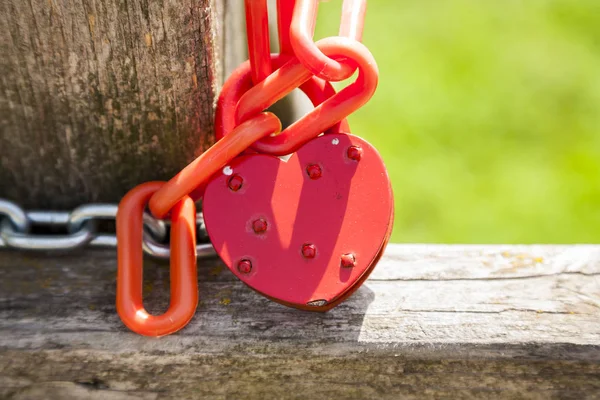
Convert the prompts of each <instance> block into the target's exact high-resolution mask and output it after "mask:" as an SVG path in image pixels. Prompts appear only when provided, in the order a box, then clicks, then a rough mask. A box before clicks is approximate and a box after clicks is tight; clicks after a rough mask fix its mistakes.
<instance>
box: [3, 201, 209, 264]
mask: <svg viewBox="0 0 600 400" xmlns="http://www.w3.org/2000/svg"><path fill="white" fill-rule="evenodd" d="M117 209H118V206H117V205H116V204H85V205H83V206H80V207H77V208H76V209H74V210H73V211H71V212H67V211H25V210H23V209H22V208H21V207H19V206H18V205H17V204H15V203H13V202H11V201H8V200H5V199H2V198H0V249H2V248H9V249H16V250H28V251H29V250H33V251H52V250H60V251H69V250H75V249H79V248H82V247H103V248H114V247H117V237H116V236H115V235H114V234H111V233H100V232H97V229H96V228H97V222H98V221H100V220H109V221H110V220H115V218H116V216H117ZM196 223H197V227H198V238H199V239H200V240H201V241H202V242H205V241H207V240H208V236H207V234H206V227H205V225H204V217H203V215H202V213H198V214H197V215H196ZM33 226H40V227H42V226H43V227H49V228H63V229H66V232H67V233H66V234H34V233H31V228H32V227H33ZM169 226H170V221H163V220H159V219H156V218H154V217H153V216H152V215H151V214H150V213H148V212H146V213H144V239H143V249H144V252H145V253H146V254H148V255H150V256H152V257H156V258H163V259H167V258H169V254H170V251H169V245H168V243H165V242H166V240H167V238H168V230H169ZM196 252H197V256H198V258H206V257H212V256H214V255H215V252H214V249H213V247H212V245H211V244H210V243H198V245H197V246H196Z"/></svg>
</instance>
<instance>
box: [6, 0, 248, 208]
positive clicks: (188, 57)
mask: <svg viewBox="0 0 600 400" xmlns="http://www.w3.org/2000/svg"><path fill="white" fill-rule="evenodd" d="M242 7H243V2H226V1H223V0H183V1H181V0H163V1H147V0H127V1H123V0H102V1H95V0H77V1H75V0H29V1H20V0H19V1H17V0H5V1H2V2H0V50H1V51H0V52H1V54H2V57H1V58H0V70H1V71H2V76H1V78H0V149H2V152H1V153H2V154H1V155H0V194H1V196H2V197H4V198H8V199H10V200H13V201H16V202H17V203H19V204H22V205H23V206H25V207H28V208H32V207H35V208H62V209H65V208H72V207H74V206H77V205H80V204H81V203H84V202H97V201H105V202H116V201H118V200H119V199H120V197H121V196H123V195H124V193H126V191H127V190H129V189H130V188H132V187H133V186H135V185H137V184H139V183H140V182H144V181H147V180H157V179H168V178H170V177H172V176H173V175H174V173H176V172H177V171H178V170H179V169H181V168H182V167H183V166H185V165H186V163H187V162H189V161H190V160H191V159H193V157H195V156H197V155H199V154H200V153H202V152H203V151H204V150H205V149H206V148H207V147H208V146H209V145H210V144H211V143H212V141H213V140H214V135H213V112H214V105H215V101H216V93H217V91H218V88H220V86H221V84H222V82H223V77H224V74H225V72H226V71H224V66H228V67H230V64H233V65H235V64H237V63H239V62H241V61H242V60H243V59H245V55H244V46H243V43H242V45H241V46H240V42H239V40H238V41H234V40H225V37H226V36H227V37H229V38H234V37H243V27H242V26H240V24H239V18H240V17H239V14H241V13H242V11H243V8H242ZM225 56H227V57H229V60H227V62H224V61H223V58H224V57H225ZM225 64H227V65H225Z"/></svg>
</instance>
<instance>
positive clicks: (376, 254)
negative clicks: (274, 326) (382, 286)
mask: <svg viewBox="0 0 600 400" xmlns="http://www.w3.org/2000/svg"><path fill="white" fill-rule="evenodd" d="M335 45H339V41H336V43H335ZM321 46H322V47H323V48H324V49H325V51H328V52H332V51H331V48H328V47H327V44H326V45H325V46H323V43H321ZM353 46H354V47H353V49H357V47H356V44H353ZM369 56H370V54H367V52H361V49H360V48H358V55H357V56H356V53H355V58H356V59H358V64H359V66H361V74H360V75H359V78H358V79H357V82H355V83H354V84H352V85H351V86H350V87H348V88H347V89H344V90H343V91H342V92H340V93H339V94H338V95H336V96H337V98H336V99H333V100H330V101H328V102H326V103H327V104H325V105H324V106H320V104H321V103H322V102H323V101H325V100H326V99H323V98H319V99H317V100H315V98H314V97H313V96H310V95H309V98H311V100H312V101H313V104H315V106H317V110H316V111H315V112H313V113H314V114H316V115H318V116H319V117H321V120H320V121H318V120H315V119H313V121H312V122H314V123H321V124H322V125H320V126H319V128H322V127H324V126H326V125H327V122H325V120H326V116H327V112H329V110H331V108H327V107H328V106H331V105H332V104H335V105H336V106H335V107H337V109H335V110H334V112H333V113H331V114H334V115H340V108H343V107H345V106H344V105H345V104H350V107H359V106H360V105H361V104H362V102H364V101H366V100H368V98H370V96H371V95H372V92H373V91H374V87H375V86H376V75H377V74H376V67H375V63H374V61H373V60H371V59H370V58H369ZM361 57H362V58H361ZM280 60H281V58H279V59H274V60H273V61H274V63H277V64H280V63H281V61H280ZM277 66H279V65H277ZM293 71H298V72H293ZM296 73H297V74H302V73H303V72H302V68H299V61H298V60H297V59H296V60H294V59H292V60H291V61H290V62H289V63H288V64H287V65H284V67H283V68H280V69H279V72H278V75H277V76H279V77H280V79H281V80H283V81H285V84H283V85H282V84H281V83H279V82H276V81H273V78H268V79H267V80H266V81H265V82H264V83H261V84H260V85H259V86H258V87H257V88H256V89H251V79H250V66H249V65H248V64H247V63H246V64H245V65H243V66H242V67H240V68H238V70H236V72H234V74H233V75H232V76H231V78H230V79H229V80H228V82H226V84H225V86H224V87H223V91H222V94H221V97H220V99H219V102H218V107H217V114H216V115H217V117H216V123H215V125H216V130H217V134H218V136H219V137H223V136H226V135H227V133H228V130H231V129H233V126H234V125H235V124H234V121H235V120H236V118H237V120H238V121H239V120H240V119H241V118H243V117H244V113H246V114H247V115H250V114H252V113H253V112H255V111H256V110H258V109H261V108H266V107H268V106H269V105H271V104H272V103H273V102H274V101H277V100H278V99H280V98H281V97H283V96H285V94H287V92H289V91H291V90H293V89H294V87H293V84H291V83H290V82H295V81H297V80H301V79H298V78H296V77H295V76H294V74H296ZM318 82H325V81H321V80H320V79H318V78H316V77H312V78H311V80H310V81H308V83H305V84H303V85H302V86H300V88H301V89H302V90H303V91H304V92H305V93H307V94H311V91H310V89H308V90H307V88H308V84H310V85H312V87H314V86H315V85H318ZM327 84H328V83H327ZM282 86H283V87H284V89H283V90H282V89H281V87H282ZM271 87H278V88H279V93H278V95H277V96H271V97H269V89H270V88H271ZM323 93H324V91H322V92H321V94H323ZM332 95H333V93H328V95H327V96H328V97H329V96H332ZM344 96H347V97H346V98H345V97H344ZM361 96H362V97H361ZM257 97H258V98H260V100H259V101H257V100H256V99H257ZM346 99H350V100H349V101H347V100H346ZM327 100H328V99H327ZM246 103H247V104H246ZM236 104H237V106H238V108H237V110H236V107H235V106H232V105H236ZM323 109H325V110H326V111H323ZM240 110H241V111H240ZM233 111H237V114H238V115H237V117H236V115H235V114H234V113H233ZM351 111H352V110H351ZM351 111H347V110H346V111H342V112H341V113H343V112H347V113H349V112H351ZM336 113H337V114H336ZM240 115H241V117H240ZM324 117H325V118H324ZM313 118H314V117H313ZM333 118H334V120H336V119H335V118H338V119H339V117H333ZM303 123H306V121H301V122H300V123H297V124H303ZM342 127H344V128H346V127H347V123H346V122H345V121H344V122H343V123H342V124H337V125H335V126H334V128H333V129H329V130H326V133H327V134H326V135H324V136H321V137H318V138H316V139H312V140H311V141H309V142H308V143H305V144H303V145H302V144H295V145H293V146H294V148H299V149H298V150H297V152H296V153H294V154H292V155H291V157H290V158H289V160H287V162H285V161H282V160H280V159H279V158H277V157H274V156H272V155H264V154H253V155H246V156H242V157H238V158H236V159H235V160H233V161H232V162H231V163H229V164H228V165H227V166H226V167H225V168H223V170H222V172H221V173H220V174H218V175H217V176H215V177H214V178H213V179H212V180H211V181H210V182H209V183H208V184H207V185H206V187H205V194H204V201H203V207H204V215H205V222H206V226H207V231H208V234H209V236H210V237H211V241H212V243H213V245H214V247H215V250H216V251H217V253H218V254H219V255H220V257H221V259H222V260H223V261H224V262H225V264H226V265H227V266H228V267H229V268H230V269H231V271H232V272H233V273H234V274H235V275H236V276H238V278H240V279H241V280H242V281H243V282H244V283H246V284H247V285H249V286H250V287H252V288H253V289H255V290H256V291H258V292H259V293H261V294H263V295H265V296H266V297H268V298H270V299H272V300H274V301H277V302H279V303H282V304H285V305H288V306H293V307H297V308H302V309H308V310H314V311H326V310H328V309H330V308H332V307H334V306H336V305H337V304H339V303H340V302H341V301H343V300H344V299H345V298H347V297H348V296H349V295H350V294H351V293H352V292H353V291H354V290H356V289H357V288H358V287H359V286H360V285H361V284H362V282H364V280H365V279H366V278H367V277H368V275H369V273H370V272H371V271H372V269H373V267H374V266H375V264H376V263H377V261H378V260H379V258H380V257H381V255H382V253H383V250H384V248H385V246H386V244H387V242H388V240H389V237H390V234H391V230H392V224H393V196H392V190H391V185H390V182H389V177H388V174H387V171H386V169H385V166H384V164H383V160H382V159H381V157H380V156H379V154H378V153H377V151H376V150H375V149H374V148H373V147H372V146H371V145H370V144H368V143H367V142H366V141H364V140H363V139H361V138H359V137H356V136H352V135H348V134H344V132H343V131H342V130H341V129H342ZM346 129H347V128H346ZM289 130H291V131H294V126H292V128H291V129H289ZM296 131H298V129H297V127H296ZM282 135H283V136H285V135H284V134H282ZM267 139H270V140H271V141H274V140H279V142H278V143H276V145H270V148H269V150H273V153H275V154H282V153H285V152H286V151H287V149H289V148H290V147H287V148H284V149H283V150H282V148H281V147H282V146H289V142H288V141H287V140H285V141H284V140H281V135H280V137H279V138H277V137H275V138H267ZM295 143H299V141H298V140H296V142H295ZM374 199H376V201H374Z"/></svg>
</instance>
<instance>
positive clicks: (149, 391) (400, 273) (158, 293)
mask: <svg viewBox="0 0 600 400" xmlns="http://www.w3.org/2000/svg"><path fill="white" fill-rule="evenodd" d="M115 271H116V265H115V254H114V253H112V252H94V253H90V252H86V253H82V254H79V255H77V254H75V255H65V256H60V257H56V256H54V257H51V258H46V257H43V256H32V255H16V254H15V253H8V252H0V397H3V396H4V397H7V398H11V399H30V398H38V397H40V396H41V394H44V395H45V396H46V398H64V397H68V396H71V397H73V396H78V397H81V398H89V399H95V398H108V399H113V398H114V399H121V398H123V399H134V398H135V399H138V398H139V399H155V398H178V399H181V398H198V397H208V398H298V399H303V398H319V397H320V398H332V397H337V398H373V397H381V398H399V397H402V398H446V397H449V398H475V397H486V398H531V399H548V398H573V399H584V398H598V397H599V396H600V246H592V245H590V246H438V245H391V246H390V247H389V248H388V250H387V251H386V255H385V256H384V258H383V259H382V261H381V263H380V265H378V267H377V268H376V269H375V272H374V273H373V274H372V275H371V277H370V279H369V280H368V281H367V282H366V283H365V285H364V286H363V287H362V288H361V289H359V290H358V291H357V292H356V294H355V295H354V296H353V297H352V298H351V299H349V300H348V301H347V302H346V303H343V304H342V305H340V306H339V307H337V308H336V309H334V310H332V311H330V312H328V313H326V314H312V313H308V312H302V311H297V310H293V309H289V308H286V307H283V306H280V305H277V304H274V303H272V302H270V301H268V300H266V299H264V298H263V297H261V296H260V295H258V294H256V293H254V292H253V291H252V290H250V289H249V288H247V287H246V286H244V285H243V284H241V283H239V282H238V281H236V280H235V279H234V277H233V275H232V274H231V273H230V272H229V271H228V270H227V268H226V267H224V266H223V265H222V264H221V263H220V262H219V261H218V260H213V261H202V262H201V265H200V271H199V288H200V298H201V304H200V306H199V308H198V312H197V314H196V317H195V318H194V319H193V320H192V321H191V323H190V324H189V325H188V326H187V327H186V328H185V329H183V330H182V331H181V332H179V333H178V334H175V335H172V336H169V337H165V338H161V339H148V338H143V337H139V336H137V335H135V334H132V333H130V332H128V331H127V329H126V328H125V327H123V326H122V324H121V323H120V321H119V319H118V317H117V315H116V313H115V308H114V296H115ZM145 271H146V274H145V282H144V291H145V294H146V296H147V300H146V305H147V307H148V308H149V309H150V310H153V311H154V312H160V311H161V310H164V309H165V308H166V306H167V304H168V293H167V290H168V287H169V282H168V268H167V265H166V264H164V263H157V262H155V261H151V260H149V261H148V262H147V267H146V270H145Z"/></svg>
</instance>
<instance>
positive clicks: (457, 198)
mask: <svg viewBox="0 0 600 400" xmlns="http://www.w3.org/2000/svg"><path fill="white" fill-rule="evenodd" d="M340 10H341V0H334V1H330V2H327V3H321V5H320V8H319V11H320V14H319V21H318V28H317V34H316V37H317V38H321V37H325V36H330V35H335V34H337V29H338V26H339V17H340ZM364 43H365V44H366V45H367V46H368V47H369V48H370V49H371V51H372V52H373V54H374V56H375V58H376V59H377V62H378V64H379V69H380V84H379V88H378V91H377V93H376V94H375V96H374V97H373V99H372V100H371V101H370V103H369V104H368V105H367V106H365V107H364V108H363V109H361V110H360V111H359V112H357V113H356V114H354V115H353V116H351V117H350V124H351V127H352V131H353V133H355V134H358V135H359V136H362V137H364V138H366V139H367V140H369V141H370V142H371V143H373V144H374V145H375V146H377V147H378V149H379V150H380V152H381V153H382V155H383V157H384V159H385V161H386V164H387V167H388V169H389V171H390V175H391V179H392V182H393V186H394V193H395V201H396V222H395V229H394V234H393V237H392V240H393V241H396V242H445V243H577V242H593V243H598V242H600V1H599V0H554V1H552V0H545V1H544V0H526V1H525V0H519V1H517V0H452V1H449V0H448V1H442V0H437V1H435V0H429V1H424V0H371V1H370V2H369V3H368V11H367V21H366V24H365V33H364ZM374 201H377V200H376V199H374Z"/></svg>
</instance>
